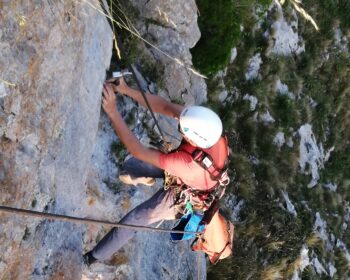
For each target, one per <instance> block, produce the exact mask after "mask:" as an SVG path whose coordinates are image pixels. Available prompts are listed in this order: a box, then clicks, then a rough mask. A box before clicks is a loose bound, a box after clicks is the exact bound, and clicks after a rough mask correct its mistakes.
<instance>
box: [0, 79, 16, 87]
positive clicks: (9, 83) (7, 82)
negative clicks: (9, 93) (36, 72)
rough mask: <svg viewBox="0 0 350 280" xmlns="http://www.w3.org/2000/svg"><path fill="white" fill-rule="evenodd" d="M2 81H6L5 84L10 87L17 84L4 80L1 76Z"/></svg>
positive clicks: (0, 80)
mask: <svg viewBox="0 0 350 280" xmlns="http://www.w3.org/2000/svg"><path fill="white" fill-rule="evenodd" d="M0 82H1V83H4V84H5V85H7V86H10V87H15V86H16V85H15V84H14V83H11V82H9V81H6V80H3V79H1V78H0Z"/></svg>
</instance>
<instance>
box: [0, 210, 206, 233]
mask: <svg viewBox="0 0 350 280" xmlns="http://www.w3.org/2000/svg"><path fill="white" fill-rule="evenodd" d="M1 212H3V213H7V214H15V215H20V216H30V217H36V218H46V219H49V220H56V221H63V222H73V223H81V224H98V225H104V226H112V227H119V228H126V229H132V230H139V231H155V232H163V233H187V234H196V235H197V236H198V235H200V234H201V233H200V232H191V231H182V230H170V229H162V228H153V227H147V226H138V225H128V224H120V223H113V222H109V221H103V220H96V219H90V218H79V217H73V216H67V215H59V214H52V213H42V212H38V211H33V210H27V209H21V208H14V207H7V206H0V213H1Z"/></svg>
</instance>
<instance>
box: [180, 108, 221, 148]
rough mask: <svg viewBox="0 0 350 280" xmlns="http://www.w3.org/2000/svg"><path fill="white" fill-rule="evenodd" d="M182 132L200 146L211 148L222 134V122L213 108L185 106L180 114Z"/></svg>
mask: <svg viewBox="0 0 350 280" xmlns="http://www.w3.org/2000/svg"><path fill="white" fill-rule="evenodd" d="M180 128H181V131H182V133H183V134H184V135H185V136H186V137H187V138H188V139H189V140H191V141H193V142H194V143H195V144H196V145H197V146H198V147H200V148H204V149H207V148H210V147H211V146H213V145H214V144H215V143H216V142H217V141H218V140H219V138H220V136H221V134H222V122H221V120H220V118H219V116H218V115H217V114H216V113H215V112H213V111H212V110H210V109H208V108H206V107H202V106H191V107H187V108H185V109H184V110H183V111H182V112H181V115H180Z"/></svg>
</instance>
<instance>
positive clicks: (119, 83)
mask: <svg viewBox="0 0 350 280" xmlns="http://www.w3.org/2000/svg"><path fill="white" fill-rule="evenodd" d="M107 83H108V84H109V85H111V87H112V88H113V90H114V91H115V92H119V93H121V94H125V92H126V91H127V90H128V88H129V86H128V85H127V83H126V82H125V80H124V78H123V77H120V78H113V79H110V80H107Z"/></svg>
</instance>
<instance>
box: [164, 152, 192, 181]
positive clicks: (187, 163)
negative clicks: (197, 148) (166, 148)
mask: <svg viewBox="0 0 350 280" xmlns="http://www.w3.org/2000/svg"><path fill="white" fill-rule="evenodd" d="M159 163H160V168H162V169H164V170H165V171H167V172H168V173H170V174H171V175H174V176H177V177H180V178H181V177H183V175H184V174H187V172H188V171H189V170H191V163H192V158H191V155H189V154H187V153H185V152H181V151H177V152H173V153H169V154H161V155H160V158H159Z"/></svg>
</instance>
